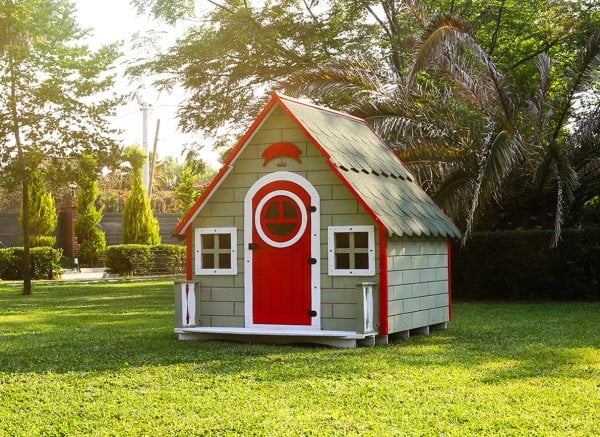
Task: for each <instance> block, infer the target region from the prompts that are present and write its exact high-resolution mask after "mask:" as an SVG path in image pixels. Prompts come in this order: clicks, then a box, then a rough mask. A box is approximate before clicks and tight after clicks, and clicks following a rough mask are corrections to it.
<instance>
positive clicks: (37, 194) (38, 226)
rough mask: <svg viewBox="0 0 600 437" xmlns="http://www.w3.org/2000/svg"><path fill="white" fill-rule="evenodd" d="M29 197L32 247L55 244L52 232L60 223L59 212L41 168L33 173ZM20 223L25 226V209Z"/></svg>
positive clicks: (20, 217)
mask: <svg viewBox="0 0 600 437" xmlns="http://www.w3.org/2000/svg"><path fill="white" fill-rule="evenodd" d="M28 197H29V232H30V233H31V247H36V246H50V247H52V246H54V244H55V243H56V237H53V236H52V233H53V232H54V230H55V229H56V226H57V225H58V212H57V211H56V203H55V202H54V197H52V194H50V193H48V192H47V191H46V186H45V184H44V177H43V176H42V172H41V171H40V170H35V171H34V172H32V173H31V179H30V183H29V187H28ZM19 223H20V224H21V227H23V228H24V223H25V221H24V217H23V210H22V209H21V214H20V216H19Z"/></svg>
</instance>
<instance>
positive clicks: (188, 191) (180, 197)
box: [174, 164, 200, 214]
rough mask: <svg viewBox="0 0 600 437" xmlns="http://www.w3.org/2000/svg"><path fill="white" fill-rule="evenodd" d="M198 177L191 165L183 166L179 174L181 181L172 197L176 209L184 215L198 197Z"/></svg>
mask: <svg viewBox="0 0 600 437" xmlns="http://www.w3.org/2000/svg"><path fill="white" fill-rule="evenodd" d="M198 179H199V178H198V175H197V174H196V173H195V172H194V170H193V168H192V166H191V165H187V164H186V165H185V167H184V168H183V171H182V173H181V180H180V182H179V185H178V186H177V188H176V189H175V193H174V197H175V200H177V209H178V210H179V211H181V212H183V213H184V214H186V213H187V212H188V211H189V210H190V209H191V208H192V206H193V205H194V202H196V200H197V199H198V196H200V190H199V189H198V188H197V184H198Z"/></svg>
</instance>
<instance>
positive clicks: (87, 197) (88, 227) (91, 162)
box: [75, 154, 106, 265]
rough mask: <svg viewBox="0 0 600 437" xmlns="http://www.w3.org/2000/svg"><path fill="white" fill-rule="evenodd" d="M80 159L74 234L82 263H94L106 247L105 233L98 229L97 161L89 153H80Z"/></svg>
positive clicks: (100, 214)
mask: <svg viewBox="0 0 600 437" xmlns="http://www.w3.org/2000/svg"><path fill="white" fill-rule="evenodd" d="M79 161H80V166H79V168H80V172H81V173H80V177H79V181H78V182H79V191H78V192H77V212H78V213H79V217H78V218H77V221H76V222H75V234H76V235H77V241H78V242H79V252H78V256H79V258H81V261H82V262H84V263H89V264H91V265H95V264H96V263H97V262H98V259H99V257H100V254H101V253H102V252H103V251H104V249H106V235H105V234H104V232H103V231H101V230H100V229H98V225H99V224H100V222H101V221H102V214H103V212H104V207H103V206H100V207H98V206H97V203H96V202H97V201H98V199H99V197H100V189H99V188H98V180H97V177H96V174H97V166H98V164H97V161H96V159H95V158H94V156H93V155H91V154H84V155H82V157H81V159H80V160H79Z"/></svg>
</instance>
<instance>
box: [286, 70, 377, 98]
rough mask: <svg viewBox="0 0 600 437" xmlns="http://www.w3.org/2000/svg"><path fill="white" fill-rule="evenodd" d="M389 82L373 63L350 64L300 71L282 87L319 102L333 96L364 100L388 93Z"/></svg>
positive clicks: (288, 92)
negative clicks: (363, 97)
mask: <svg viewBox="0 0 600 437" xmlns="http://www.w3.org/2000/svg"><path fill="white" fill-rule="evenodd" d="M387 82H388V81H387V78H386V77H384V76H382V75H381V74H380V73H379V72H378V70H377V68H376V67H375V66H374V65H372V64H371V63H368V62H364V61H346V62H338V63H328V64H324V65H320V66H317V67H315V68H311V69H309V70H304V71H300V72H298V73H297V74H294V75H292V76H290V77H288V78H286V80H285V81H284V82H282V83H281V84H280V86H281V87H282V88H283V89H284V91H285V92H286V93H287V94H289V95H291V96H295V97H300V96H306V97H309V98H312V99H316V100H318V99H323V98H325V97H331V96H332V95H339V96H342V95H346V96H353V98H360V97H361V96H364V95H371V94H382V93H384V92H385V91H386V89H385V86H384V84H386V83H387Z"/></svg>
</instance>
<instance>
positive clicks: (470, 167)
mask: <svg viewBox="0 0 600 437" xmlns="http://www.w3.org/2000/svg"><path fill="white" fill-rule="evenodd" d="M411 3H412V2H411ZM420 10H422V9H420ZM415 16H416V15H415ZM418 17H419V18H420V19H419V20H418V22H419V23H421V24H422V27H421V29H422V35H421V38H420V40H419V41H418V44H417V45H416V46H415V47H414V55H413V56H414V58H413V61H412V66H411V68H410V69H409V70H408V71H402V70H400V69H398V68H397V63H394V62H390V63H388V64H381V63H379V64H378V63H375V62H372V61H371V62H369V61H364V60H361V61H347V62H343V63H336V64H328V65H323V66H321V67H318V68H315V69H312V70H309V71H303V72H300V73H298V74H296V75H294V76H292V77H291V78H290V79H289V80H288V81H286V82H285V84H284V85H283V87H284V88H285V90H286V92H288V93H291V94H293V95H297V96H299V95H304V96H307V97H310V98H312V99H314V100H316V101H318V102H320V103H325V104H328V105H330V106H334V107H336V108H338V109H342V110H345V111H348V112H350V113H353V114H355V115H358V116H361V117H363V118H365V119H366V120H367V121H368V122H369V123H370V124H371V125H372V126H373V128H374V129H375V130H376V131H377V132H379V133H380V134H381V135H382V136H383V137H384V138H386V139H387V141H388V142H389V143H390V144H391V145H393V146H394V147H395V149H396V150H397V152H398V153H399V155H400V157H401V158H402V159H403V160H404V162H406V163H407V164H408V165H409V167H411V169H412V170H413V172H414V173H415V175H416V176H417V178H418V179H419V180H420V182H421V183H422V185H423V186H424V187H425V189H426V190H427V191H428V192H429V193H430V194H431V195H432V196H433V197H434V198H435V200H436V201H437V202H438V203H439V204H440V206H442V207H443V208H444V209H445V210H446V211H447V212H448V213H449V214H450V215H451V216H452V217H454V218H455V220H457V221H458V222H460V223H463V224H464V227H465V230H466V232H465V238H467V237H468V236H469V234H470V233H471V232H472V231H473V229H474V227H475V225H476V224H477V223H478V221H479V220H481V219H482V217H485V221H486V222H487V226H488V227H517V226H523V225H524V226H531V225H533V226H547V225H548V221H549V219H551V220H552V222H553V226H554V238H553V244H556V243H557V241H558V239H559V237H560V230H561V225H562V224H563V223H564V221H565V218H566V214H567V213H568V212H569V207H573V208H580V207H581V206H582V205H583V204H584V203H585V201H586V200H588V199H590V198H591V197H593V196H594V195H597V194H598V193H599V192H600V190H599V189H598V188H599V187H598V185H599V184H600V183H599V182H598V181H597V179H598V178H597V177H596V178H594V177H593V175H594V174H596V175H597V174H598V162H599V161H598V157H599V152H600V147H599V146H598V135H597V132H598V129H597V127H598V123H599V120H598V113H599V111H598V109H596V110H595V111H589V112H588V113H587V115H586V116H585V117H582V118H580V119H578V120H577V122H576V123H574V124H572V125H571V126H568V125H569V123H571V120H572V115H573V114H574V108H575V103H576V102H577V101H578V97H579V96H580V93H581V92H582V91H586V90H587V91H588V92H591V91H590V89H591V88H590V85H591V83H592V82H593V81H594V80H596V82H597V76H593V74H592V72H594V71H596V72H597V70H598V63H599V56H598V46H599V44H598V35H595V36H592V37H591V38H590V40H589V42H588V45H587V47H586V48H585V50H583V51H582V52H581V55H580V57H579V62H578V63H577V67H576V68H575V69H573V71H572V72H570V74H568V75H566V78H565V81H564V82H565V86H564V89H563V92H562V93H560V94H556V92H554V90H552V92H551V75H550V71H551V70H550V58H549V57H548V56H547V55H545V54H541V55H540V56H539V59H538V68H539V71H540V79H541V80H540V87H539V90H538V92H537V93H536V94H535V95H534V96H532V97H529V98H526V97H523V96H520V95H514V92H513V91H512V90H511V89H510V86H509V85H508V84H507V81H506V80H505V79H504V76H503V74H502V71H501V70H500V68H499V67H498V66H497V65H496V64H495V63H494V61H493V60H492V58H491V56H489V55H488V54H487V53H486V51H485V50H484V49H483V48H482V46H481V45H480V44H479V43H478V42H477V40H476V38H475V37H474V35H473V33H472V32H471V30H470V28H469V26H468V25H467V24H466V23H465V22H464V21H462V20H461V19H459V18H457V17H455V16H454V15H451V14H442V15H438V16H434V17H433V18H432V19H431V20H430V21H428V22H427V21H426V20H425V19H423V15H422V14H421V15H419V16H418ZM594 77H595V78H596V79H594ZM590 95H591V94H590ZM520 102H524V103H520ZM594 129H595V130H594ZM594 172H595V173H594ZM583 180H586V183H585V184H584V183H583Z"/></svg>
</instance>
